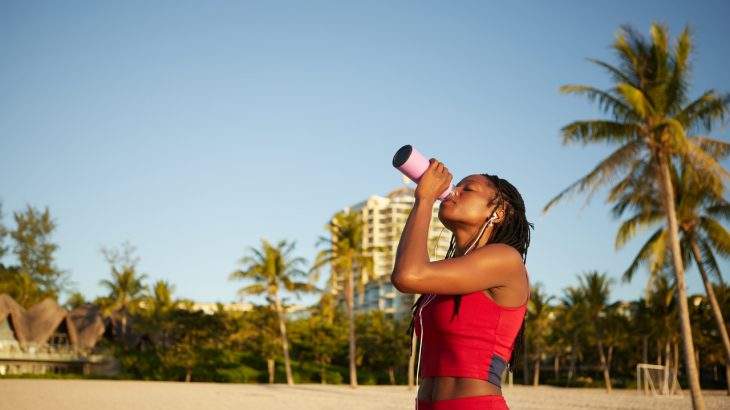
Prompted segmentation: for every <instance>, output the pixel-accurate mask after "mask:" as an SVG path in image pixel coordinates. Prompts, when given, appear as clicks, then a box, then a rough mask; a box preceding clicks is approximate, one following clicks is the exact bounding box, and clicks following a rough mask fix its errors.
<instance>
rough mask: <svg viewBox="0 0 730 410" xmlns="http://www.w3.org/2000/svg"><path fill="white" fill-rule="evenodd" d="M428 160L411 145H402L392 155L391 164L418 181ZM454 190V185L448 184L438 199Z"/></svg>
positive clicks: (442, 198)
mask: <svg viewBox="0 0 730 410" xmlns="http://www.w3.org/2000/svg"><path fill="white" fill-rule="evenodd" d="M429 164H430V162H428V159H426V157H424V156H423V155H422V154H421V153H420V152H418V150H416V149H415V148H413V147H412V146H411V145H404V146H402V147H400V149H398V151H396V153H395V155H393V166H394V167H396V168H398V170H399V171H400V172H402V173H403V174H404V175H405V176H407V177H408V178H410V179H411V181H413V182H415V183H418V181H419V180H420V179H421V175H423V173H424V172H426V169H428V166H429ZM453 190H454V185H453V184H450V185H449V187H447V188H446V190H445V191H444V192H443V193H442V194H441V195H440V196H439V199H440V200H442V201H443V200H445V199H446V197H448V196H449V195H451V192H452V191H453Z"/></svg>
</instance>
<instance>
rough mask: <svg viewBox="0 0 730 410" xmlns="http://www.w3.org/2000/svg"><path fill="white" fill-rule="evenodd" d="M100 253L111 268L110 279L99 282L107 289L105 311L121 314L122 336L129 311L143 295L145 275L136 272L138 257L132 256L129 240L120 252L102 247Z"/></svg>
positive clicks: (145, 289) (133, 310)
mask: <svg viewBox="0 0 730 410" xmlns="http://www.w3.org/2000/svg"><path fill="white" fill-rule="evenodd" d="M101 253H102V254H103V255H104V257H105V259H106V260H107V262H108V263H109V266H110V268H111V275H112V278H111V279H102V280H101V281H99V284H100V285H101V286H103V287H105V288H107V289H108V290H109V295H108V297H107V300H108V303H109V305H108V306H106V308H107V309H108V310H107V313H111V312H118V313H119V314H120V316H121V322H122V323H121V324H122V336H123V337H124V336H126V335H127V330H128V329H127V321H128V317H129V315H130V314H131V313H134V312H135V311H136V310H137V308H138V307H139V303H140V302H141V301H142V299H143V298H144V297H145V295H146V292H147V286H146V285H145V284H144V280H145V279H146V278H147V275H146V274H144V273H142V274H138V273H137V263H138V261H139V258H134V257H132V254H133V253H134V247H133V246H132V245H130V244H129V242H124V243H123V244H122V250H121V252H120V251H118V250H115V249H108V248H102V249H101Z"/></svg>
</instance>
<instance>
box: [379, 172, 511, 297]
mask: <svg viewBox="0 0 730 410" xmlns="http://www.w3.org/2000/svg"><path fill="white" fill-rule="evenodd" d="M431 161H432V162H431V165H429V168H428V169H427V170H426V172H425V173H424V174H423V176H422V177H421V179H420V181H419V184H418V188H417V189H416V201H415V204H414V205H413V208H412V209H411V213H410V214H409V215H408V219H407V220H406V225H405V227H404V228H403V232H402V233H401V238H400V242H399V243H398V249H397V251H396V256H395V263H394V266H393V272H392V273H391V276H390V281H391V283H392V284H393V286H395V288H396V289H398V290H399V291H401V292H404V293H437V294H465V293H471V292H475V291H477V290H483V289H489V288H493V287H498V286H505V285H508V284H510V283H511V282H512V281H515V280H521V279H520V278H521V277H522V271H523V270H524V265H523V263H522V256H521V255H520V253H519V252H517V250H516V249H515V248H513V247H511V246H509V245H505V244H500V243H495V244H488V245H485V246H482V247H480V248H476V249H474V250H472V251H471V252H469V253H468V254H466V255H463V256H459V257H456V258H450V259H444V260H439V261H434V262H431V261H430V260H429V258H428V249H427V248H426V244H427V241H428V228H429V225H430V223H431V215H432V209H433V204H434V202H435V201H436V198H437V195H438V193H440V192H443V190H444V189H445V188H446V186H448V183H450V181H451V174H450V173H449V172H448V169H445V168H444V167H443V165H442V164H441V163H439V162H438V161H436V160H434V159H433V158H432V159H431Z"/></svg>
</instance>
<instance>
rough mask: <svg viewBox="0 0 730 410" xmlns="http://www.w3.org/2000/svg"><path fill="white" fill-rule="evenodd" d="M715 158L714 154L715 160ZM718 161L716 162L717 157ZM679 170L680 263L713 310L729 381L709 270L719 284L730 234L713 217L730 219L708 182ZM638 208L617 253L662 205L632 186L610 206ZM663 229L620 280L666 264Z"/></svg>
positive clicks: (729, 353)
mask: <svg viewBox="0 0 730 410" xmlns="http://www.w3.org/2000/svg"><path fill="white" fill-rule="evenodd" d="M721 144H722V147H723V148H724V149H723V152H721V153H720V154H721V156H724V155H725V154H727V153H730V144H727V143H724V142H723V143H721ZM713 157H715V155H713ZM718 159H719V158H718ZM679 166H680V171H679V172H677V171H676V170H675V169H674V166H672V167H671V171H672V179H673V182H674V185H675V186H676V188H677V189H676V190H675V203H676V209H677V219H678V225H679V229H680V235H681V240H680V247H681V249H682V262H683V263H684V264H685V266H691V264H692V261H693V259H694V262H695V263H697V268H698V270H699V273H700V276H701V278H702V283H703V284H704V287H705V292H706V294H707V298H708V300H709V302H710V306H711V307H712V312H713V316H714V319H715V324H716V325H717V328H718V331H719V333H720V337H721V339H722V342H723V347H724V349H725V356H726V359H725V367H726V372H727V375H728V376H730V338H728V332H727V328H726V327H725V321H724V319H723V316H722V310H721V309H720V305H719V304H718V302H717V297H716V296H715V292H714V290H713V284H712V281H711V280H710V279H709V277H708V272H707V270H709V271H710V272H711V273H714V274H715V276H716V277H717V278H718V279H719V281H720V282H723V281H722V275H721V274H720V269H719V266H718V264H717V259H716V258H715V254H714V252H713V249H714V251H715V252H718V253H720V254H721V255H723V256H727V255H728V254H730V235H729V234H728V232H727V230H726V229H725V227H724V226H722V224H721V223H720V221H718V219H717V217H724V218H727V217H728V216H730V204H728V203H727V201H725V199H724V198H722V197H720V198H718V197H715V196H714V195H712V192H713V191H712V189H708V187H707V186H706V183H707V181H706V180H704V179H703V178H701V177H699V176H698V175H697V174H696V173H695V172H694V170H693V169H692V167H691V166H690V164H687V163H680V164H679ZM629 208H631V209H636V211H635V213H634V215H632V216H631V217H630V218H629V219H628V220H626V221H625V222H624V223H623V224H622V225H621V227H620V228H619V231H618V233H617V235H616V248H617V249H618V248H621V247H622V246H623V245H625V244H626V243H627V242H628V241H629V240H630V239H631V238H632V237H633V236H635V234H636V233H637V231H638V229H639V228H643V229H647V228H651V227H652V226H653V225H656V224H657V223H661V222H662V220H663V219H664V212H663V209H662V206H661V203H660V202H659V201H658V200H657V195H656V192H653V191H652V190H651V187H646V186H644V187H633V188H632V189H631V190H627V191H626V192H624V193H623V195H621V196H620V197H619V198H617V204H616V205H615V206H614V209H613V211H614V215H615V216H617V217H618V216H621V214H622V213H623V212H624V211H625V210H626V209H629ZM668 236H669V235H668V232H667V228H666V225H663V224H662V225H661V227H660V228H659V229H657V230H656V231H655V232H654V233H653V234H652V235H651V236H650V238H649V240H648V241H647V242H646V243H645V244H644V245H643V246H642V248H641V250H640V251H639V254H638V255H637V256H636V258H635V259H634V261H633V262H632V264H631V266H629V268H628V269H627V270H626V272H624V275H623V279H624V281H626V282H628V281H630V280H631V278H632V277H633V274H634V272H635V270H636V269H637V268H638V266H639V265H640V264H642V263H644V262H648V263H649V265H650V272H651V274H652V275H654V274H655V273H656V272H657V271H658V270H660V269H662V267H663V266H664V264H665V263H666V240H667V238H668ZM726 386H727V394H728V395H730V378H729V380H728V381H727V385H726Z"/></svg>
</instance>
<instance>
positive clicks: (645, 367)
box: [636, 363, 682, 396]
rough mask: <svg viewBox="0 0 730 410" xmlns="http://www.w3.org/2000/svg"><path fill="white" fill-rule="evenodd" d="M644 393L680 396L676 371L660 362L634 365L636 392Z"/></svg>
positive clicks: (680, 390)
mask: <svg viewBox="0 0 730 410" xmlns="http://www.w3.org/2000/svg"><path fill="white" fill-rule="evenodd" d="M640 391H643V394H644V395H649V394H651V395H653V396H671V395H674V394H677V395H679V396H682V388H681V387H680V386H679V380H678V378H677V372H676V371H675V370H674V369H672V368H671V367H669V368H667V366H663V365H660V364H650V363H639V364H637V365H636V392H637V393H639V392H640Z"/></svg>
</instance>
